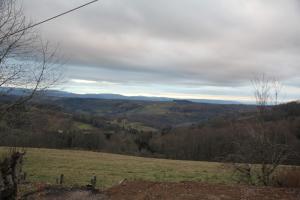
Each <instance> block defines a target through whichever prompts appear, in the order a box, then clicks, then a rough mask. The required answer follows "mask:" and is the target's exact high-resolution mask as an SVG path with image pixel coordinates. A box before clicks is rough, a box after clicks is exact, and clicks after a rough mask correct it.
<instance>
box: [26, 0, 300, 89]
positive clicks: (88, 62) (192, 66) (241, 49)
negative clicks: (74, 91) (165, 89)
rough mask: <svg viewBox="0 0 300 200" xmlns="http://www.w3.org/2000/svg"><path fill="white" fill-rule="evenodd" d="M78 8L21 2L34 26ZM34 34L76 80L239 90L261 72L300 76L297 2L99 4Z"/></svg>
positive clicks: (143, 0)
mask: <svg viewBox="0 0 300 200" xmlns="http://www.w3.org/2000/svg"><path fill="white" fill-rule="evenodd" d="M83 2H85V1H83V0H64V1H61V0H43V1H41V0H26V1H24V8H25V11H26V13H27V14H28V15H29V16H30V17H31V18H32V20H34V21H37V20H40V19H44V18H47V17H49V16H52V15H54V14H56V13H59V12H61V11H65V10H67V9H69V8H72V7H74V6H76V5H80V4H81V3H83ZM40 30H41V32H42V34H43V35H44V37H45V38H46V39H48V40H50V41H51V42H52V43H59V44H60V46H61V50H62V51H63V52H64V54H65V56H66V57H68V58H69V59H68V60H69V63H70V65H76V66H80V67H81V68H82V70H81V71H82V72H83V73H77V72H75V71H72V70H71V71H72V72H71V74H72V78H77V79H82V80H92V81H108V82H109V81H113V82H115V81H119V82H141V83H144V84H147V83H153V82H155V83H158V84H159V83H161V84H168V83H169V84H185V85H189V84H203V85H207V86H208V85H210V86H243V85H245V84H248V83H249V79H251V78H252V77H253V76H254V75H255V74H261V73H266V74H268V75H271V76H277V77H279V78H281V79H282V80H291V79H297V78H299V77H300V70H299V69H300V66H299V63H300V56H299V55H300V54H299V53H300V4H299V1H298V0H276V1H274V0H264V1H261V0H251V1H249V0H201V1H199V0H188V1H182V0H161V1H149V0H102V1H99V2H98V3H96V4H93V5H91V6H89V7H87V8H84V9H82V10H80V11H78V12H76V13H72V14H70V15H68V16H64V17H62V18H60V19H58V20H56V21H53V22H50V23H48V24H46V25H43V26H41V27H40ZM84 68H86V72H85V73H84V71H85V70H83V69H84ZM88 68H93V70H89V69H88ZM96 69H99V71H98V73H99V74H98V76H97V75H96V74H95V73H96V72H97V70H96ZM73 70H75V68H74V69H73ZM101 70H111V71H112V73H110V74H111V76H110V77H109V76H102V75H101ZM89 71H93V73H91V72H89ZM113 72H114V73H115V74H116V76H115V77H117V78H115V77H114V76H113V74H114V73H113ZM120 74H126V75H127V76H122V75H120ZM74 76H75V77H74ZM116 79H117V80H116ZM289 84H291V85H293V84H294V85H297V84H298V85H299V83H298V82H292V81H289Z"/></svg>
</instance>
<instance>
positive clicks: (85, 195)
mask: <svg viewBox="0 0 300 200" xmlns="http://www.w3.org/2000/svg"><path fill="white" fill-rule="evenodd" d="M28 199H41V200H53V199H57V200H62V199H64V200H65V199H66V200H77V199H78V200H79V199H80V200H81V199H87V200H90V199H91V200H94V199H95V200H96V199H99V200H160V199H161V200H300V189H287V188H273V187H249V186H237V185H232V186H230V185H221V184H206V183H200V182H181V183H162V182H147V181H130V182H127V181H125V182H123V183H122V184H120V185H117V186H114V187H112V188H110V189H108V190H105V191H103V192H91V191H85V190H69V191H68V190H65V191H44V192H42V193H38V194H35V195H33V196H31V197H30V198H28Z"/></svg>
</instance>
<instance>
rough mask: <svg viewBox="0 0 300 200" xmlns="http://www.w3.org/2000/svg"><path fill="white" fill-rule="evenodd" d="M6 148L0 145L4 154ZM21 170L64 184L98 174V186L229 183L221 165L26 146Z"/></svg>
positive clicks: (33, 177) (31, 176)
mask: <svg viewBox="0 0 300 200" xmlns="http://www.w3.org/2000/svg"><path fill="white" fill-rule="evenodd" d="M6 151H7V148H4V147H2V148H1V147H0V152H1V153H4V152H6ZM26 151H27V154H26V157H25V163H24V171H25V172H27V176H28V180H29V181H31V182H45V183H50V184H54V183H55V180H56V178H58V177H59V176H60V174H64V176H65V183H66V184H67V185H86V184H88V183H89V180H90V179H91V178H92V176H97V186H98V187H109V186H112V185H114V184H117V183H118V182H119V181H121V180H123V179H125V178H126V179H128V180H152V181H174V182H178V181H205V182H217V183H230V182H232V179H231V173H230V171H229V170H226V169H225V168H224V167H223V165H222V164H219V163H209V162H194V161H176V160H165V159H151V158H140V157H133V156H123V155H115V154H107V153H97V152H89V151H72V150H51V149H31V148H28V149H26Z"/></svg>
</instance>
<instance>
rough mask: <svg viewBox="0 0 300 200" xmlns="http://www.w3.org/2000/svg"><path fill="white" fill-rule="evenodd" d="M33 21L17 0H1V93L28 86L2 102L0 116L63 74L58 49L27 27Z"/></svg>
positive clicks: (2, 94) (48, 85)
mask: <svg viewBox="0 0 300 200" xmlns="http://www.w3.org/2000/svg"><path fill="white" fill-rule="evenodd" d="M30 25H31V24H30V23H28V22H27V21H26V18H25V16H24V14H23V11H22V7H21V6H20V5H19V4H18V1H17V0H0V95H1V96H9V95H11V94H14V90H15V89H16V88H25V89H28V90H24V93H23V94H21V95H20V94H19V97H18V98H14V101H11V102H10V103H9V104H5V105H2V106H1V108H0V114H1V116H0V117H2V116H3V115H5V113H6V112H8V111H10V110H12V109H14V108H15V107H17V106H18V105H22V104H24V103H26V102H27V101H29V100H30V99H31V98H33V97H34V95H36V93H37V92H39V91H42V90H45V89H47V88H49V87H51V86H53V85H54V84H56V83H57V81H58V80H60V78H61V76H60V70H58V68H57V65H56V63H57V59H56V57H55V55H56V50H51V49H50V47H49V45H48V43H43V42H42V41H41V40H40V39H39V37H38V36H37V34H36V33H35V32H33V31H32V29H27V27H30ZM11 100H12V99H11Z"/></svg>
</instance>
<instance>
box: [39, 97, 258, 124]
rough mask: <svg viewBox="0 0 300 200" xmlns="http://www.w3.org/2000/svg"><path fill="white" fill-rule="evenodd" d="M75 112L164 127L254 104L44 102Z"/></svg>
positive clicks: (239, 110)
mask: <svg viewBox="0 0 300 200" xmlns="http://www.w3.org/2000/svg"><path fill="white" fill-rule="evenodd" d="M41 102H42V103H47V104H52V105H56V106H59V107H61V108H62V109H63V110H65V111H67V112H71V113H80V114H90V115H93V116H102V117H108V118H110V119H119V120H123V119H126V120H128V121H129V122H131V123H134V122H137V123H141V124H143V125H144V126H146V127H152V128H154V129H162V128H165V127H169V126H181V125H186V124H192V123H198V122H201V121H206V120H209V119H212V118H215V117H219V116H231V117H232V116H238V115H240V114H243V113H246V112H251V111H253V110H254V108H255V107H254V106H250V105H234V104H232V105H231V104H228V105H221V104H206V103H194V102H190V101H177V100H176V101H170V102H164V101H137V100H111V99H110V100H107V99H88V98H50V99H47V100H46V101H45V100H42V101H41Z"/></svg>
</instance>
